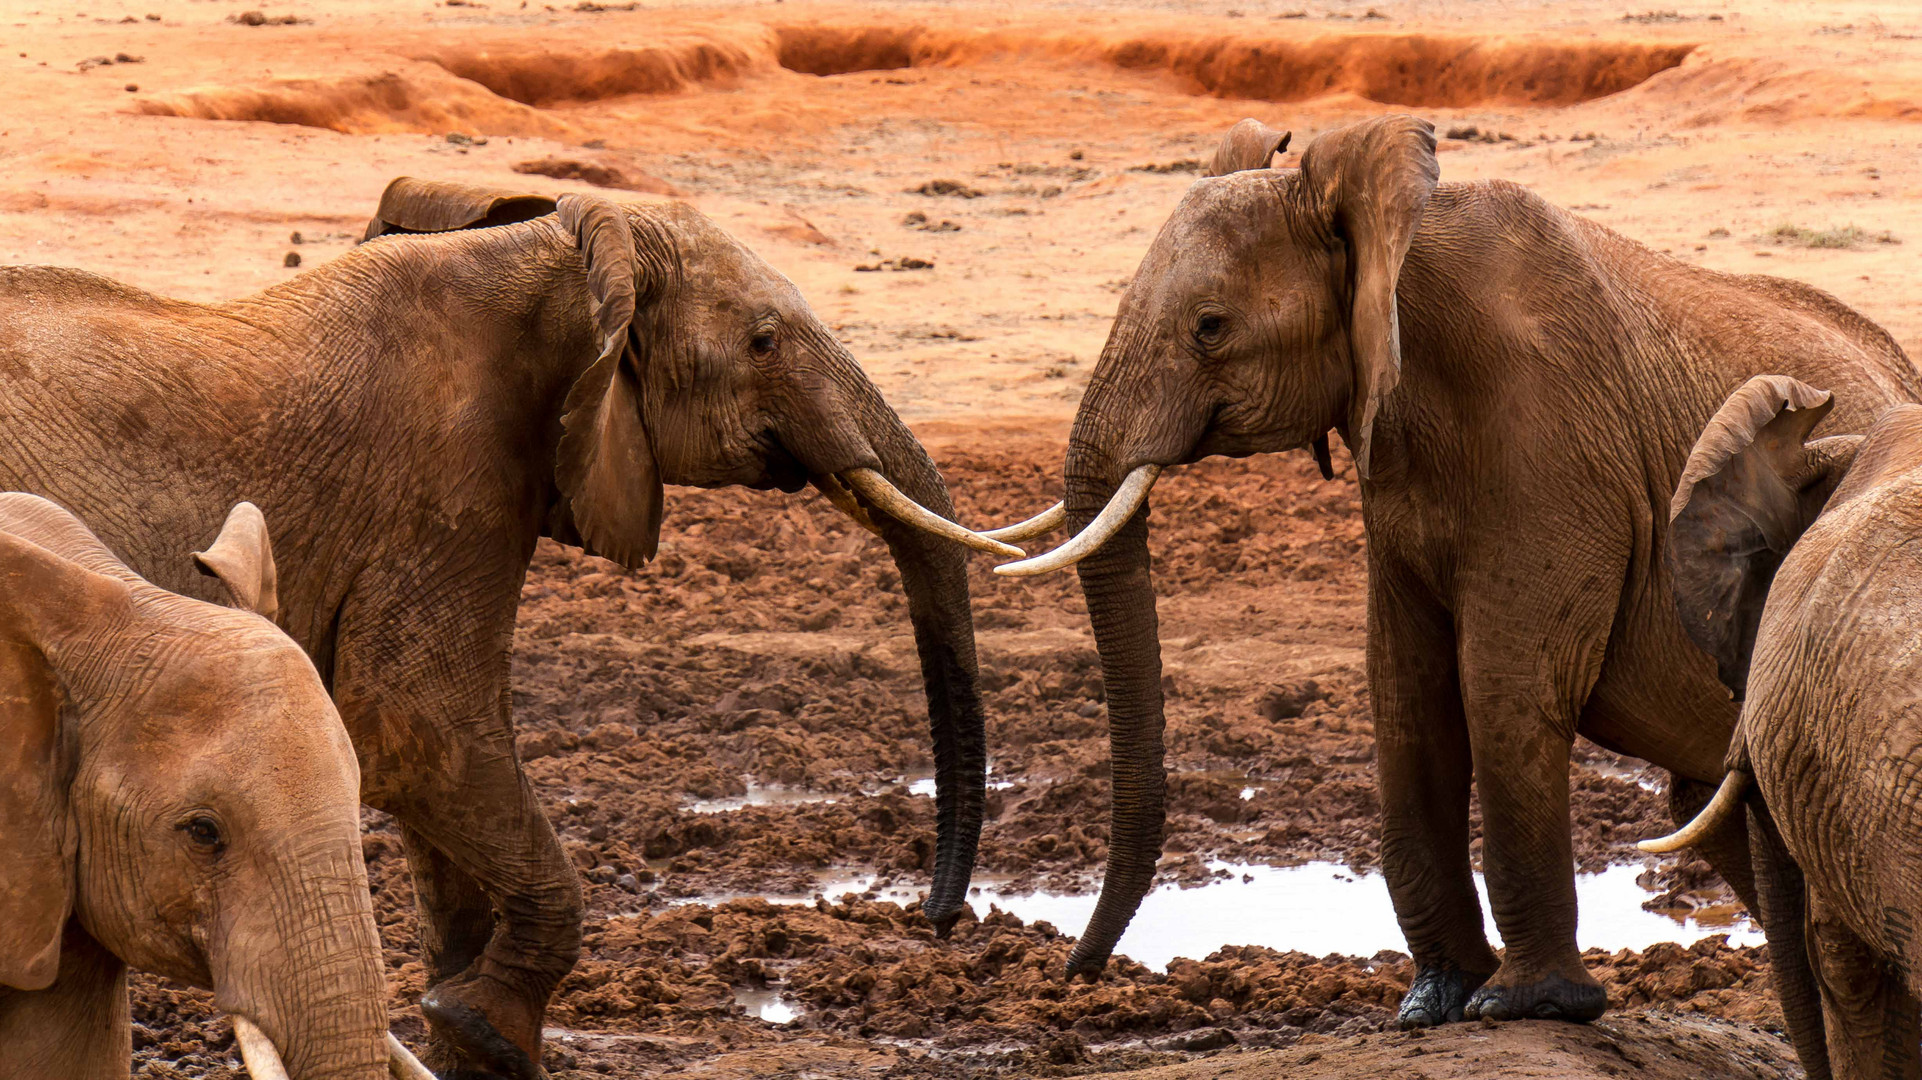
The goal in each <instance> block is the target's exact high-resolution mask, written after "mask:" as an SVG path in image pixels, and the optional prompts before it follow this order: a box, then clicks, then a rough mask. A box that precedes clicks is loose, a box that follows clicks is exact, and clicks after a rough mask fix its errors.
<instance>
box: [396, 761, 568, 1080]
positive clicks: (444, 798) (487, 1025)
mask: <svg viewBox="0 0 1922 1080" xmlns="http://www.w3.org/2000/svg"><path fill="white" fill-rule="evenodd" d="M474 760H475V762H476V763H475V765H474V766H473V767H471V768H469V769H468V770H466V772H465V774H464V775H462V776H460V777H458V778H457V779H455V778H435V779H437V780H449V779H452V780H453V782H449V783H447V784H446V787H445V789H444V790H439V791H436V792H434V793H432V796H431V797H426V798H422V797H420V796H421V795H422V794H424V793H421V792H418V791H416V792H415V793H413V796H412V797H410V799H409V803H410V806H409V807H408V808H406V809H402V810H400V811H398V812H397V813H396V816H397V817H399V818H401V820H402V821H403V823H404V825H405V827H406V829H407V830H408V856H409V863H410V867H411V869H412V870H413V872H414V876H415V879H416V880H417V881H419V880H425V881H427V882H428V883H429V884H428V885H427V887H426V888H424V889H423V890H422V892H421V900H422V911H423V917H422V938H423V943H424V944H425V946H426V949H427V951H428V957H429V964H430V967H431V968H433V969H435V978H436V979H437V980H438V981H436V982H435V983H434V984H433V985H432V986H431V987H430V988H429V989H428V991H427V993H426V994H424V995H423V996H422V997H421V1001H420V1008H421V1014H422V1015H423V1016H425V1017H427V1019H428V1022H429V1023H430V1024H432V1025H433V1029H434V1034H435V1035H436V1037H437V1038H438V1039H440V1040H444V1041H445V1042H446V1043H447V1044H449V1045H450V1046H451V1047H452V1049H453V1050H455V1051H456V1052H457V1056H458V1057H459V1058H460V1059H461V1065H462V1067H461V1068H459V1069H456V1070H454V1071H453V1072H452V1075H454V1076H476V1077H479V1076H487V1075H490V1074H491V1075H501V1076H507V1077H512V1078H513V1080H536V1078H537V1077H539V1076H540V1075H541V1073H540V1071H539V1068H538V1065H539V1062H540V1047H541V1021H542V1018H543V1016H544V1015H545V1013H546V1009H547V1000H548V998H549V996H551V995H552V994H553V992H554V988H555V987H556V986H557V985H559V983H560V981H561V979H562V978H564V977H565V976H566V975H567V973H568V972H569V971H571V970H573V967H574V961H575V960H576V959H577V958H578V957H579V955H580V932H581V915H582V904H581V890H580V881H579V879H578V877H577V876H576V875H575V873H574V867H573V865H572V864H570V863H569V862H568V861H567V858H566V855H565V854H564V853H563V852H562V851H561V846H560V841H559V839H558V838H557V837H556V836H555V835H554V830H553V827H552V826H551V825H550V824H549V823H548V820H547V816H546V814H545V813H543V812H542V809H541V806H540V803H539V801H538V800H537V799H536V798H535V797H534V793H533V790H532V789H531V788H530V787H529V786H528V784H527V782H526V780H525V778H524V777H522V776H521V775H520V770H519V768H518V767H517V766H516V764H515V762H514V757H513V755H512V753H511V752H505V751H504V752H501V753H498V754H488V753H478V754H476V755H475V758H474ZM429 786H433V787H439V786H440V785H439V784H430V785H429ZM417 852H418V853H419V855H418V856H417ZM477 886H478V888H479V889H481V890H484V895H485V899H486V900H487V901H489V902H490V904H491V907H492V912H493V915H494V918H493V919H492V921H491V932H486V933H483V931H484V929H485V927H486V924H484V923H483V922H482V915H483V914H484V913H483V912H482V911H481V910H480V908H479V904H478V903H477V897H476V896H475V889H476V887H477ZM430 905H431V906H432V907H431V909H430ZM477 945H479V947H478V948H476V946H477ZM463 958H466V959H467V961H468V962H467V963H466V964H464V965H463V966H461V967H460V968H459V969H455V968H454V964H455V963H456V962H457V961H459V960H461V959H463ZM468 1063H475V1064H477V1065H478V1066H480V1068H473V1067H470V1066H469V1065H468Z"/></svg>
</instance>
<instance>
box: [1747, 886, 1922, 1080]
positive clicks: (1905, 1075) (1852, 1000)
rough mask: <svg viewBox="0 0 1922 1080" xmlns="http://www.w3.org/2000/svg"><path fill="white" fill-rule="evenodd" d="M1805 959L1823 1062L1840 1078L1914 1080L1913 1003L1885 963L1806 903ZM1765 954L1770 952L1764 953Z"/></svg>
mask: <svg viewBox="0 0 1922 1080" xmlns="http://www.w3.org/2000/svg"><path fill="white" fill-rule="evenodd" d="M1809 907H1810V913H1809V914H1810V918H1809V939H1810V945H1811V949H1810V956H1811V959H1813V961H1814V964H1815V977H1816V983H1817V985H1818V986H1820V988H1821V994H1822V1019H1823V1027H1824V1030H1825V1034H1826V1035H1827V1038H1828V1051H1829V1062H1830V1064H1831V1066H1832V1067H1833V1068H1834V1070H1835V1075H1836V1076H1838V1077H1841V1078H1843V1080H1868V1078H1871V1077H1872V1078H1874V1080H1917V1078H1918V1077H1922V1053H1918V1050H1917V1040H1918V1038H1922V1024H1919V1023H1918V1016H1917V1009H1916V1000H1915V998H1914V996H1913V995H1911V994H1910V993H1909V991H1908V988H1907V987H1905V986H1903V985H1902V980H1901V978H1900V977H1899V976H1898V975H1897V974H1896V972H1895V970H1894V968H1893V967H1892V966H1891V965H1890V964H1889V963H1888V961H1887V960H1886V959H1885V958H1883V957H1882V956H1880V955H1879V954H1877V953H1876V952H1875V951H1874V950H1873V949H1871V948H1870V946H1869V944H1868V942H1866V941H1864V940H1862V938H1861V937H1860V936H1859V935H1857V934H1856V933H1855V931H1854V930H1852V929H1850V928H1849V927H1848V926H1846V925H1844V924H1843V923H1842V922H1841V921H1840V920H1839V919H1837V918H1834V917H1833V916H1832V915H1831V914H1829V913H1826V912H1824V911H1823V910H1822V909H1821V905H1820V903H1819V902H1811V904H1810V905H1809ZM1769 953H1770V955H1771V956H1773V955H1774V949H1773V948H1771V949H1770V950H1769Z"/></svg>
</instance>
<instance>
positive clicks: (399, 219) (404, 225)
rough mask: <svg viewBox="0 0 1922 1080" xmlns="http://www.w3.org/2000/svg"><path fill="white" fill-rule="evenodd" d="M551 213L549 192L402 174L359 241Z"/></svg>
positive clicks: (510, 221)
mask: <svg viewBox="0 0 1922 1080" xmlns="http://www.w3.org/2000/svg"><path fill="white" fill-rule="evenodd" d="M553 212H554V200H553V199H550V198H548V197H547V196H545V195H529V194H525V193H522V192H512V191H495V190H493V189H491V188H483V187H475V186H473V185H471V184H453V183H448V182H446V181H442V180H416V179H414V178H413V177H411V176H402V177H399V178H397V179H396V180H394V182H393V183H391V184H388V185H387V190H386V191H383V192H381V195H380V209H379V210H378V211H377V212H375V214H374V219H373V220H372V221H370V222H368V223H367V233H366V235H365V236H362V237H361V242H362V243H366V242H367V241H369V240H372V239H373V238H374V237H376V236H386V235H388V234H390V233H437V232H453V231H454V230H456V229H484V228H488V227H490V226H494V225H511V224H513V223H514V222H516V221H532V220H533V219H535V218H537V217H542V216H545V215H547V214H551V213H553Z"/></svg>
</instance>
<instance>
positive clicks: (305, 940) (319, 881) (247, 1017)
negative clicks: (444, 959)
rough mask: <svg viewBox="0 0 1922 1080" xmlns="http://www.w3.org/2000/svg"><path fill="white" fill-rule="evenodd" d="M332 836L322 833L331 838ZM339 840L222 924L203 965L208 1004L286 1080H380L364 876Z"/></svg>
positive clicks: (378, 983) (297, 860)
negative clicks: (208, 977) (208, 970)
mask: <svg viewBox="0 0 1922 1080" xmlns="http://www.w3.org/2000/svg"><path fill="white" fill-rule="evenodd" d="M332 831H333V830H329V832H332ZM358 842H359V837H358V834H357V832H356V834H355V836H354V843H355V846H354V847H353V848H352V849H350V850H349V851H348V852H346V853H344V854H343V853H342V852H341V850H340V849H341V844H340V842H339V839H338V838H337V837H329V839H328V841H327V842H326V843H325V844H320V843H316V844H313V845H311V846H308V845H303V846H302V848H301V849H300V850H297V851H295V852H294V853H293V854H292V855H291V857H289V858H288V860H287V863H286V867H285V868H284V869H278V870H276V871H275V872H274V874H273V878H274V880H275V881H276V885H275V887H274V889H273V895H272V896H271V897H270V898H268V899H266V900H264V901H263V902H261V903H259V904H255V905H251V906H249V907H248V908H246V909H245V910H243V911H242V912H240V913H239V914H238V915H237V916H236V917H234V918H233V919H232V920H231V921H230V922H229V923H228V925H227V927H226V929H225V931H224V933H222V935H221V937H220V940H219V941H218V942H217V944H216V948H215V949H214V952H213V955H212V956H211V957H210V960H211V966H212V974H213V976H214V990H215V995H214V1000H215V1004H216V1005H217V1006H218V1007H219V1008H221V1009H222V1010H224V1011H226V1012H227V1013H229V1014H231V1015H232V1016H233V1017H234V1018H235V1025H234V1026H235V1032H236V1035H237V1036H241V1037H242V1039H241V1041H242V1043H243V1046H248V1044H250V1043H251V1047H250V1049H249V1055H248V1056H249V1064H250V1065H252V1064H254V1061H253V1059H254V1058H256V1057H259V1058H262V1059H263V1060H273V1059H278V1061H279V1062H280V1064H281V1066H282V1067H283V1068H284V1069H285V1071H286V1076H287V1078H288V1080H386V1078H387V1077H389V1076H390V1075H391V1074H390V1072H389V1061H390V1060H391V1059H392V1057H393V1051H392V1048H391V1047H390V1044H389V1042H388V1035H387V986H386V980H385V978H384V973H383V970H382V958H381V949H380V936H379V934H378V932H377V931H376V929H375V927H374V916H373V907H372V904H371V903H370V901H369V899H368V894H367V876H366V871H365V869H364V868H363V866H362V864H361V862H360V859H359V849H358Z"/></svg>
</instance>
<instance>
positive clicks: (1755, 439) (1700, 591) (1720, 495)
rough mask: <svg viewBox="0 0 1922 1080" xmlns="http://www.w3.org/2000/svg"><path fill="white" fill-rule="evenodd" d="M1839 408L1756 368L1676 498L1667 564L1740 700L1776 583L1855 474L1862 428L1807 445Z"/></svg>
mask: <svg viewBox="0 0 1922 1080" xmlns="http://www.w3.org/2000/svg"><path fill="white" fill-rule="evenodd" d="M1834 407H1835V399H1834V396H1833V395H1831V394H1830V393H1829V392H1828V391H1826V390H1817V389H1815V388H1814V387H1812V386H1808V385H1806V384H1804V383H1801V382H1797V381H1796V380H1795V379H1792V378H1789V377H1788V376H1786V375H1757V376H1755V377H1754V378H1752V379H1750V380H1749V381H1748V382H1746V383H1743V384H1742V386H1741V388H1740V389H1738V390H1736V391H1735V393H1733V394H1731V395H1729V398H1728V400H1727V401H1725V402H1723V403H1722V407H1721V408H1720V409H1719V410H1717V411H1716V413H1715V416H1714V417H1713V418H1711V419H1710V420H1709V422H1708V426H1707V427H1706V428H1704V429H1702V435H1701V437H1700V438H1698V439H1697V440H1695V449H1694V450H1693V451H1691V452H1690V453H1689V456H1688V462H1687V463H1686V464H1685V465H1684V466H1683V467H1682V480H1681V483H1680V484H1679V485H1677V487H1676V489H1675V498H1674V500H1673V501H1672V502H1670V504H1669V529H1668V566H1669V571H1670V575H1671V577H1672V578H1673V589H1674V593H1675V610H1676V613H1677V614H1678V615H1679V616H1680V617H1681V620H1682V628H1683V629H1684V630H1686V631H1687V632H1688V636H1689V640H1691V641H1693V642H1695V644H1696V645H1697V646H1698V647H1700V648H1701V650H1702V651H1703V652H1706V653H1708V654H1709V655H1710V656H1711V657H1713V658H1714V659H1715V665H1716V668H1717V670H1718V672H1719V674H1720V676H1721V679H1722V684H1723V685H1725V686H1727V687H1728V688H1729V692H1730V693H1732V694H1734V695H1735V699H1736V700H1737V701H1740V700H1742V698H1743V696H1744V694H1745V692H1746V690H1747V686H1748V668H1749V656H1750V654H1751V653H1752V652H1753V650H1754V648H1755V631H1756V628H1757V627H1758V626H1759V625H1760V624H1761V621H1762V608H1763V605H1764V604H1765V603H1766V602H1767V600H1768V593H1769V585H1770V584H1771V583H1772V582H1773V581H1774V580H1775V571H1776V570H1777V568H1779V567H1780V566H1781V565H1782V559H1783V558H1784V557H1786V556H1787V555H1788V553H1789V549H1790V548H1792V547H1794V546H1795V541H1796V540H1797V539H1799V538H1800V537H1801V535H1802V533H1803V532H1804V531H1806V530H1807V529H1808V527H1809V525H1810V524H1812V523H1813V522H1814V521H1815V518H1816V516H1817V515H1819V514H1820V513H1821V512H1822V506H1823V504H1824V503H1826V502H1827V501H1828V498H1829V495H1830V493H1831V492H1833V491H1834V490H1835V486H1836V485H1837V484H1838V483H1840V482H1841V480H1842V477H1843V475H1844V474H1845V473H1847V472H1848V468H1849V465H1850V464H1852V463H1853V462H1854V460H1855V451H1856V449H1857V447H1858V446H1859V445H1860V444H1861V441H1862V438H1861V436H1859V435H1842V436H1836V437H1834V438H1828V439H1818V440H1816V441H1815V442H1809V441H1808V437H1809V432H1810V431H1811V430H1813V429H1814V427H1815V425H1816V424H1818V423H1820V422H1821V421H1822V418H1823V417H1824V416H1827V415H1828V413H1829V410H1830V409H1832V408H1834Z"/></svg>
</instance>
